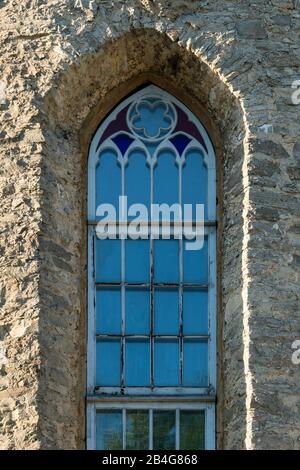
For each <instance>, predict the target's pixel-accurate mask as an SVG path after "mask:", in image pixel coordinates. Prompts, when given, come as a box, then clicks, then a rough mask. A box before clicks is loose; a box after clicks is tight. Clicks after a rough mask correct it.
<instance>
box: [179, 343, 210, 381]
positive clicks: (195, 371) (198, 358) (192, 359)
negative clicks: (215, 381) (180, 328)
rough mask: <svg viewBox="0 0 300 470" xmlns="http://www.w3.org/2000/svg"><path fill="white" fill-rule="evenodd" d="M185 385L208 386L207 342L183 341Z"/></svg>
mask: <svg viewBox="0 0 300 470" xmlns="http://www.w3.org/2000/svg"><path fill="white" fill-rule="evenodd" d="M183 385H184V386H190V387H207V386H208V345H207V341H206V340H199V339H185V340H184V341H183Z"/></svg>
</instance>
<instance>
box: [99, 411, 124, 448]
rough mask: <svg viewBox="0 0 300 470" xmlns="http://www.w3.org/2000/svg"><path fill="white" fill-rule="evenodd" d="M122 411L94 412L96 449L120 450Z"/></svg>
mask: <svg viewBox="0 0 300 470" xmlns="http://www.w3.org/2000/svg"><path fill="white" fill-rule="evenodd" d="M122 447H123V446H122V411H121V410H109V411H98V412H97V414H96V449H97V450H122Z"/></svg>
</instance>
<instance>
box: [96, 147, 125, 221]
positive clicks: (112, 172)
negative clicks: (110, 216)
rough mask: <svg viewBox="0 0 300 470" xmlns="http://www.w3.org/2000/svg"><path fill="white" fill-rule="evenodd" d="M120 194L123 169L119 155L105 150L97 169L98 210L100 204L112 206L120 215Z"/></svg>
mask: <svg viewBox="0 0 300 470" xmlns="http://www.w3.org/2000/svg"><path fill="white" fill-rule="evenodd" d="M120 194H121V168H120V167H119V165H118V163H117V155H116V153H115V152H114V151H113V150H103V152H102V153H101V154H100V158H99V163H98V165H97V167H96V209H97V207H98V206H99V204H112V205H113V206H114V207H115V209H116V213H117V214H118V211H119V196H120ZM98 218H99V217H98Z"/></svg>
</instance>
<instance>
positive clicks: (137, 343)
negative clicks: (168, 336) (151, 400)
mask: <svg viewBox="0 0 300 470" xmlns="http://www.w3.org/2000/svg"><path fill="white" fill-rule="evenodd" d="M125 385H126V386H127V387H137V386H139V387H146V386H149V385H150V343H149V340H142V339H141V340H140V339H132V340H131V339H127V340H126V352H125Z"/></svg>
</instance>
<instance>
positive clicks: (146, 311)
mask: <svg viewBox="0 0 300 470" xmlns="http://www.w3.org/2000/svg"><path fill="white" fill-rule="evenodd" d="M125 295H126V307H125V310H126V314H125V315H126V317H125V318H126V320H125V329H126V334H128V335H130V334H131V335H132V334H135V335H136V334H148V333H149V331H150V292H149V291H148V290H144V289H132V288H128V289H126V294H125Z"/></svg>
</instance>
